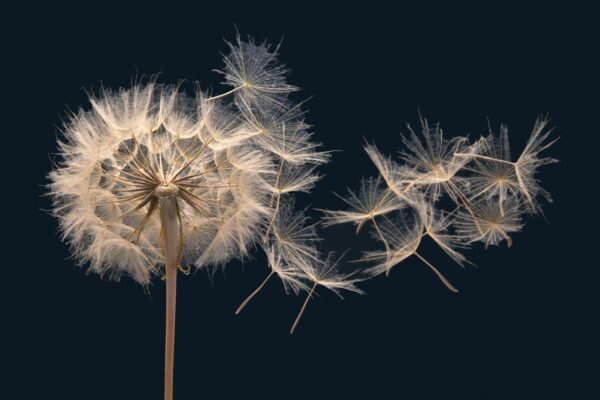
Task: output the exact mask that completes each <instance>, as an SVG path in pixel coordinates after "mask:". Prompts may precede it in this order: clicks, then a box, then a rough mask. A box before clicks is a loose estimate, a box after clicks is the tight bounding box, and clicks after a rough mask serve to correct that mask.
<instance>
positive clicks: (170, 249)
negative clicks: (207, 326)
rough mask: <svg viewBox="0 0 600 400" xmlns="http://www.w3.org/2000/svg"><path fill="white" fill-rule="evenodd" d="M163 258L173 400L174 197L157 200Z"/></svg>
mask: <svg viewBox="0 0 600 400" xmlns="http://www.w3.org/2000/svg"><path fill="white" fill-rule="evenodd" d="M159 209H160V223H161V228H162V239H163V249H164V256H165V280H166V286H167V287H166V319H165V397H164V398H165V400H172V399H173V365H174V359H175V306H176V302H177V265H178V264H179V250H180V249H179V247H180V244H179V242H180V233H179V227H178V225H179V224H178V207H177V200H176V198H175V197H165V198H161V199H160V200H159Z"/></svg>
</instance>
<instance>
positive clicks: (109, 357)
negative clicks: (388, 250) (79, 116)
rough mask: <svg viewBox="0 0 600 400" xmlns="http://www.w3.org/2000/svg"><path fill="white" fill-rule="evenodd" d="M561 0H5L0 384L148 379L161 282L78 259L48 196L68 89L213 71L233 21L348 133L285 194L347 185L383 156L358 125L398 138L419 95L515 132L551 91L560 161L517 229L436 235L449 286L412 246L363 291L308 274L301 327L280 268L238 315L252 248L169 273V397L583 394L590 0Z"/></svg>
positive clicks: (590, 381)
mask: <svg viewBox="0 0 600 400" xmlns="http://www.w3.org/2000/svg"><path fill="white" fill-rule="evenodd" d="M569 4H571V5H570V6H569V7H565V8H558V7H556V8H555V7H550V6H548V5H547V4H545V5H543V6H539V7H538V6H531V7H524V6H519V7H508V6H506V5H503V6H500V5H497V6H485V7H484V6H476V5H468V6H467V5H464V6H457V5H452V6H443V7H442V6H435V5H427V6H421V7H408V6H402V7H400V6H398V7H395V8H391V7H390V6H383V5H377V4H375V3H374V2H367V3H365V4H363V5H361V6H351V5H348V4H346V5H343V6H340V7H339V8H336V9H329V8H326V7H325V4H324V2H323V4H322V5H321V7H313V6H309V5H308V4H303V3H298V4H296V5H293V6H292V5H286V4H284V3H283V2H281V3H279V4H277V5H271V6H266V5H258V4H255V3H254V2H247V3H246V4H245V5H240V4H234V3H227V4H223V5H222V6H220V7H216V6H208V5H206V4H201V2H198V4H196V5H195V6H191V5H184V4H180V5H178V4H175V3H174V2H167V3H164V4H160V5H151V4H147V3H140V4H134V3H132V2H124V3H122V4H120V5H117V6H110V5H108V4H103V5H100V4H98V5H97V6H90V5H84V3H83V2H82V3H81V4H79V5H71V6H66V5H64V6H57V5H50V4H46V5H35V4H30V5H22V6H21V8H20V9H19V10H16V9H8V10H5V12H4V20H5V22H3V26H2V31H3V34H2V36H3V39H2V40H3V43H4V44H3V47H4V50H3V61H2V65H3V69H5V73H4V74H3V79H4V85H3V86H4V88H5V90H4V93H3V97H4V99H5V100H7V101H6V103H5V106H3V113H2V114H3V122H4V124H3V129H2V136H3V143H5V146H4V147H3V149H2V152H3V165H4V168H5V180H4V184H3V185H5V186H3V189H2V198H3V200H2V201H3V204H6V205H5V206H3V211H4V215H3V227H4V234H3V236H4V239H3V253H4V255H5V258H4V272H3V274H4V276H3V278H2V281H1V282H2V283H3V284H2V287H3V289H2V296H3V297H5V300H3V304H2V308H3V318H2V319H3V322H2V328H1V332H2V336H3V337H5V339H3V340H2V353H3V356H2V359H3V360H4V371H5V373H3V374H2V375H3V377H2V380H5V381H6V383H7V384H9V385H10V386H8V387H7V386H6V385H5V384H3V386H4V387H5V388H9V389H8V390H11V389H10V388H11V387H12V388H13V389H14V392H13V393H14V395H11V396H8V397H5V398H6V399H13V398H14V399H44V398H58V399H115V400H117V399H160V398H162V397H161V396H162V382H163V381H162V379H163V377H162V373H163V323H164V315H163V313H164V300H163V296H164V288H163V285H162V283H161V282H160V281H156V282H155V283H154V285H153V286H152V288H151V291H150V295H147V294H145V293H144V292H143V291H142V288H141V287H140V286H138V285H136V284H135V283H133V282H132V281H131V280H128V279H125V280H123V281H122V282H120V283H114V282H106V281H102V280H101V279H99V278H98V277H97V276H95V275H86V274H85V272H84V270H83V269H81V268H78V267H76V266H74V265H73V264H72V262H71V261H70V260H69V259H68V257H69V253H68V249H67V247H66V246H65V245H64V244H62V243H61V241H60V239H59V238H58V237H57V233H56V228H57V226H56V221H55V220H54V219H53V218H52V217H51V216H49V215H48V214H47V213H45V212H44V211H42V210H43V209H47V208H48V207H49V202H48V199H46V198H44V197H42V194H43V193H44V188H43V185H44V183H45V182H46V181H45V175H46V174H47V172H48V171H49V169H50V168H51V164H50V161H49V153H52V152H54V151H55V150H56V135H57V126H59V125H60V121H61V118H63V117H64V115H65V111H66V110H67V108H71V109H77V108H78V107H79V106H80V105H81V106H83V107H88V106H89V104H88V102H87V98H86V93H85V91H84V89H97V88H98V87H99V86H100V85H101V84H104V85H106V86H108V87H119V86H128V85H129V84H130V83H131V80H132V77H133V76H136V75H137V76H140V75H143V74H146V75H148V74H154V73H157V72H160V77H159V81H160V82H166V83H173V82H176V81H178V80H179V79H185V80H186V81H187V83H185V84H184V87H187V88H188V89H191V88H193V82H196V81H200V83H201V84H202V85H203V86H204V87H209V86H212V87H213V89H214V91H215V92H219V91H223V90H224V87H222V86H219V82H220V76H219V75H217V74H215V73H213V72H211V71H212V69H214V68H219V67H221V65H222V64H221V60H220V55H219V52H221V51H226V45H225V43H224V42H223V38H226V39H229V40H231V39H233V38H234V36H235V29H236V28H235V26H237V29H238V30H239V31H240V32H241V33H242V34H251V35H253V36H254V37H255V38H257V39H268V40H269V41H271V42H274V43H277V42H279V41H280V40H281V39H282V38H283V43H282V46H281V60H282V61H283V62H285V63H286V64H287V65H288V66H289V67H290V68H291V69H292V72H291V74H290V78H289V79H290V82H291V83H293V84H295V85H298V86H300V87H302V88H303V89H304V90H303V91H302V92H301V93H300V97H310V96H313V97H312V99H311V100H310V101H309V102H308V103H307V108H308V109H310V111H309V113H308V115H307V118H308V121H309V122H310V123H312V124H314V130H315V132H316V137H317V138H318V139H319V140H320V141H322V142H323V144H324V147H325V148H326V149H337V150H340V152H337V153H335V155H334V157H333V160H332V163H331V164H330V165H327V166H325V167H323V168H322V172H323V173H325V174H326V176H325V177H324V178H323V179H322V181H320V183H319V184H318V185H317V187H316V188H315V190H314V192H313V193H312V194H311V195H303V196H300V198H299V201H298V202H299V205H300V206H302V205H308V204H311V205H312V206H313V207H316V208H338V207H341V206H342V204H341V203H340V201H339V200H338V199H337V198H335V196H333V194H332V190H333V191H336V192H343V191H344V190H345V188H346V187H353V188H355V187H356V186H357V184H358V181H359V178H360V177H361V176H363V175H364V176H370V175H372V174H374V173H375V169H374V168H373V166H372V165H371V164H370V162H369V160H368V158H367V156H366V154H365V153H364V151H363V150H362V145H363V144H364V140H365V139H368V140H370V141H374V142H375V143H376V144H377V145H378V146H379V147H380V148H382V149H384V150H385V151H386V152H388V153H390V154H393V153H395V152H396V151H397V150H399V149H400V148H401V146H402V145H401V143H400V140H399V133H401V132H405V131H406V129H405V122H410V123H412V124H417V123H418V111H419V110H420V112H421V113H422V114H423V115H424V116H426V117H427V118H428V119H429V120H430V121H431V122H440V123H441V126H442V127H443V129H444V131H445V132H446V133H447V134H448V135H459V134H460V135H462V134H467V133H469V134H471V135H474V136H477V135H480V134H482V133H486V132H487V118H489V120H490V123H491V124H492V126H494V127H498V125H499V124H500V123H507V124H508V127H509V133H510V138H511V141H512V145H513V151H514V153H515V154H518V152H519V151H520V149H522V148H523V146H524V144H525V141H526V139H527V137H528V135H529V133H530V131H531V127H532V125H533V123H534V120H535V118H536V117H537V115H538V114H548V115H549V116H550V117H551V119H552V122H551V124H552V125H553V126H554V127H555V128H556V129H555V133H554V134H555V135H556V136H560V137H561V138H560V140H559V141H558V142H557V143H556V144H555V145H554V146H553V147H552V148H551V149H550V151H549V154H551V155H552V156H554V157H556V158H559V159H560V160H561V162H560V163H559V164H556V165H552V166H548V167H546V168H544V169H543V170H542V171H541V175H540V177H541V179H542V181H543V186H544V187H545V188H547V189H548V190H549V191H550V192H552V194H553V196H554V198H555V202H554V203H551V204H546V205H545V207H544V210H545V217H546V219H547V222H546V221H545V220H544V219H543V218H537V219H531V220H529V221H528V222H527V224H526V226H525V229H524V231H523V232H522V233H520V234H518V235H516V236H515V237H514V245H513V247H512V248H510V249H507V248H506V247H505V246H501V247H494V248H490V249H489V250H487V251H484V250H483V249H482V248H481V247H479V246H476V248H475V249H473V250H472V251H469V252H468V253H467V255H468V256H469V258H470V259H471V260H472V261H474V262H475V263H476V264H477V265H478V268H477V269H475V268H467V269H466V270H463V269H461V268H460V267H458V266H456V265H454V264H453V263H452V262H451V260H450V259H448V258H445V257H444V255H443V254H440V253H439V251H437V250H436V249H435V248H434V247H433V246H429V247H427V248H426V250H424V251H427V253H428V254H430V258H431V259H432V260H433V262H434V263H435V264H436V265H438V266H439V267H440V269H442V270H443V271H444V273H445V274H446V275H447V276H448V278H449V279H450V280H451V281H452V282H453V283H454V284H455V285H456V286H457V287H458V288H459V289H460V293H459V294H452V293H450V292H449V291H447V290H446V289H445V288H444V287H443V286H442V285H441V284H440V283H439V282H438V281H437V279H436V278H435V277H434V275H433V274H431V273H430V271H429V270H428V269H427V268H425V267H424V266H422V265H420V264H419V262H418V261H416V260H409V261H407V262H405V263H404V264H402V265H400V266H398V267H396V269H395V270H394V271H393V273H392V274H391V276H390V277H389V278H385V277H381V278H376V279H373V280H371V281H368V282H365V283H364V284H362V285H361V287H362V288H363V289H364V290H365V291H366V292H367V294H366V295H363V296H359V295H348V296H345V299H344V300H339V299H338V298H337V297H336V296H335V295H333V294H331V293H326V292H322V291H321V292H320V293H319V294H320V296H319V297H317V298H316V300H315V301H313V302H311V303H310V305H309V308H308V310H307V313H306V314H305V316H304V319H303V321H302V322H301V325H300V326H299V329H298V331H297V332H296V334H295V335H293V336H290V335H289V333H288V332H289V328H290V325H291V323H292V321H293V319H294V317H295V315H296V313H297V311H298V309H299V307H300V306H301V303H302V300H303V298H298V297H295V296H285V295H284V292H283V288H282V286H281V285H280V284H279V283H278V282H275V281H272V282H271V283H270V284H269V285H268V286H267V287H266V288H265V289H264V291H263V292H262V293H261V294H260V295H259V296H258V297H256V299H255V301H254V302H253V303H251V304H250V305H249V306H248V307H247V308H246V309H245V310H244V312H243V313H242V314H240V315H239V316H234V314H233V311H234V310H235V308H236V307H237V306H238V304H239V303H240V302H241V300H243V299H244V297H245V296H246V295H247V294H248V293H249V292H250V291H251V290H253V289H254V288H255V287H256V286H257V285H258V284H259V283H260V281H261V280H262V279H263V278H264V276H265V275H266V273H267V268H266V266H265V260H264V257H263V256H261V255H260V254H258V253H256V259H255V260H254V261H249V262H246V263H245V264H243V265H242V264H241V263H235V262H234V263H231V264H230V265H229V266H228V267H227V269H226V271H225V273H218V274H217V275H216V276H215V277H214V280H213V281H212V282H211V281H210V280H209V279H208V278H207V276H206V275H205V274H202V273H198V274H196V275H195V276H193V277H185V278H180V282H179V284H180V290H179V298H178V309H177V341H176V358H175V360H176V366H175V376H176V377H175V396H176V398H177V399H178V400H184V399H198V398H207V399H208V398H219V399H220V398H276V399H283V398H288V396H289V397H292V398H295V397H302V398H353V397H356V398H361V397H364V398H405V399H542V398H544V399H548V398H561V399H563V398H598V396H600V394H599V393H598V392H599V391H598V388H597V385H596V384H595V383H594V380H597V379H598V376H599V374H598V372H599V371H598V365H597V363H598V361H597V360H598V346H597V338H598V331H597V328H596V323H597V319H598V305H599V301H598V300H599V296H598V289H597V288H598V278H599V276H598V272H597V269H598V261H597V257H593V256H592V255H593V254H594V251H595V249H596V246H597V245H596V244H594V241H596V239H597V233H596V232H595V231H594V230H593V229H592V228H589V227H593V225H594V224H595V223H596V222H597V205H596V204H595V203H596V201H597V200H596V199H597V197H596V196H595V195H594V194H593V193H594V191H595V190H597V179H596V178H593V175H594V168H595V166H596V164H597V156H596V157H594V156H593V155H592V154H593V153H592V152H593V151H597V148H598V147H597V143H598V140H597V136H598V127H597V126H598V123H597V121H598V118H597V114H598V101H597V93H598V91H597V88H598V85H597V84H598V81H597V76H596V74H597V71H598V65H597V63H596V60H595V57H596V55H597V51H598V40H597V39H598V30H597V29H596V27H595V24H597V21H595V20H593V19H592V16H593V13H592V10H591V9H580V8H578V7H577V6H575V5H574V4H572V3H569ZM234 24H235V26H234ZM7 105H8V108H7V107H6V106H7ZM7 122H8V124H6V123H7ZM13 141H14V142H13ZM588 152H589V153H588ZM595 175H597V174H595ZM312 215H313V217H315V218H317V217H318V213H316V212H315V213H313V214H312ZM323 235H324V237H325V239H326V241H325V243H326V246H327V248H329V249H331V250H338V251H343V250H345V249H347V248H351V249H352V250H351V253H350V255H351V256H356V255H358V254H359V253H360V250H362V249H367V248H373V247H374V243H372V242H371V241H370V239H369V238H368V237H367V235H361V236H358V237H356V236H354V232H353V228H352V227H349V226H348V227H339V228H331V229H327V230H324V231H323ZM6 371H8V375H6ZM4 390H5V389H3V391H4Z"/></svg>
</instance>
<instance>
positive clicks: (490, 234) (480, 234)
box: [455, 199, 523, 248]
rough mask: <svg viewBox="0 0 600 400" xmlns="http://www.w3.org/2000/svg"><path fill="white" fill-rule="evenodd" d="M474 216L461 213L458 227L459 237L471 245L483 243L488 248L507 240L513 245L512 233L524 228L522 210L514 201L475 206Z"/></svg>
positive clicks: (457, 222)
mask: <svg viewBox="0 0 600 400" xmlns="http://www.w3.org/2000/svg"><path fill="white" fill-rule="evenodd" d="M474 210H475V213H474V215H471V214H468V213H465V212H462V211H461V212H459V214H458V217H457V221H456V223H455V225H456V231H457V235H458V236H459V237H462V238H463V240H465V241H468V242H469V243H473V242H477V241H481V242H483V243H484V244H485V247H486V248H487V247H488V246H489V245H495V246H497V245H499V244H500V242H501V241H503V240H506V242H507V244H508V246H509V247H510V246H511V245H512V239H511V238H510V236H509V234H510V233H517V232H519V231H520V230H521V228H522V227H523V223H522V213H523V212H522V209H521V207H520V205H519V204H517V203H516V201H515V200H514V199H513V200H511V201H510V202H509V203H508V204H507V203H504V205H502V206H501V205H500V203H499V202H495V201H489V200H487V201H485V202H483V203H478V204H477V205H476V206H475V209H474Z"/></svg>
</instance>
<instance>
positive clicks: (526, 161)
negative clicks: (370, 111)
mask: <svg viewBox="0 0 600 400" xmlns="http://www.w3.org/2000/svg"><path fill="white" fill-rule="evenodd" d="M546 124H547V120H546V119H544V118H538V120H537V121H536V123H535V125H534V128H533V132H532V134H531V137H530V139H529V141H528V142H527V145H526V146H525V149H524V150H523V152H522V153H521V156H520V157H519V158H518V159H517V161H514V162H513V161H511V158H510V149H509V145H508V131H507V129H506V127H505V126H502V127H501V129H500V135H499V136H495V135H493V134H490V135H488V136H487V137H482V138H480V139H479V140H476V141H475V142H473V143H469V140H468V138H466V137H455V138H452V139H446V138H444V136H443V134H442V130H441V129H440V127H439V125H435V127H433V128H431V127H430V125H429V124H428V123H427V120H425V119H422V120H421V128H422V129H421V130H422V135H421V136H422V138H419V136H417V134H416V133H415V132H414V131H413V130H412V129H411V128H410V127H409V131H410V135H409V136H404V137H403V143H404V145H405V146H406V149H405V150H403V151H401V152H400V161H401V162H397V161H395V160H393V159H391V158H390V157H387V156H385V155H383V154H382V153H381V152H380V151H379V150H378V149H377V148H376V147H375V146H373V145H366V146H365V150H366V152H367V154H368V156H369V158H370V159H371V161H373V163H374V164H375V167H376V168H377V170H378V172H379V176H378V177H377V178H370V179H368V180H363V181H362V182H361V187H360V191H359V194H358V195H357V194H355V193H354V192H353V191H349V194H350V196H349V197H348V198H343V199H342V200H343V201H344V202H345V203H346V204H347V205H349V206H350V209H349V210H341V211H339V210H333V211H332V210H323V212H324V214H325V215H324V217H323V223H324V225H334V224H341V223H349V222H350V223H354V224H356V225H357V233H358V232H359V231H360V229H361V228H362V227H363V226H364V225H365V224H368V223H369V224H370V226H371V234H372V236H373V237H374V238H375V239H376V240H377V241H380V242H381V243H383V245H384V249H382V250H375V251H367V252H365V253H364V255H363V257H362V259H361V260H362V261H366V262H374V265H372V266H370V267H368V268H366V270H365V274H366V276H375V275H379V274H382V273H386V275H387V274H389V272H390V270H391V268H392V267H394V266H395V265H397V264H399V263H401V262H402V261H404V260H406V259H408V258H410V257H412V256H415V257H416V258H419V259H420V260H421V261H422V262H423V263H424V264H425V265H427V266H428V267H429V268H430V269H431V270H432V271H433V272H434V273H435V274H436V275H437V277H438V278H439V279H440V280H441V281H442V283H444V285H445V286H446V287H447V288H448V289H450V290H451V291H453V292H457V291H458V290H457V289H456V288H455V287H454V286H453V285H452V284H451V283H450V282H449V281H448V280H447V279H446V278H445V277H444V275H443V274H442V273H441V272H440V271H439V270H438V269H437V268H436V267H434V266H433V265H432V264H431V263H430V262H429V261H428V260H427V259H425V257H423V255H422V254H420V253H419V252H418V249H419V246H420V244H421V242H422V240H423V238H424V237H429V238H430V239H431V240H432V241H433V242H434V243H435V244H436V245H437V246H438V247H439V248H440V249H441V250H443V251H444V252H445V253H446V254H447V255H448V256H450V257H451V258H452V259H453V260H454V261H455V262H456V263H458V264H460V265H464V264H465V263H466V262H468V261H467V260H466V258H465V256H464V255H463V254H462V253H461V252H460V250H461V249H464V248H466V247H468V245H469V244H471V243H473V242H477V241H481V242H483V243H484V244H485V247H486V248H487V246H489V245H498V244H499V243H500V242H501V241H506V242H507V244H508V246H510V245H511V244H512V239H511V238H510V236H509V235H510V234H512V233H516V232H519V231H520V229H521V227H522V215H523V213H524V212H530V213H535V212H538V211H539V210H540V206H539V203H538V198H539V197H545V198H546V199H548V200H551V198H550V196H549V194H548V193H547V192H546V191H545V190H544V189H542V188H541V187H540V185H539V181H538V179H537V177H536V176H537V172H538V168H539V167H541V166H542V165H546V164H549V163H552V162H555V161H556V160H555V159H553V158H548V157H542V156H540V153H541V152H542V151H543V150H545V149H547V148H548V147H549V146H550V145H551V144H552V143H553V142H554V141H548V137H549V135H550V132H551V131H550V130H545V129H544V128H545V126H546ZM380 182H383V183H384V187H380ZM390 196H392V198H390ZM444 199H449V200H450V201H447V200H444ZM452 203H454V204H453V207H452V208H451V209H450V210H444V207H445V206H448V205H451V204H452Z"/></svg>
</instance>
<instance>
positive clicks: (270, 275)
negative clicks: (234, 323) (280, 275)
mask: <svg viewBox="0 0 600 400" xmlns="http://www.w3.org/2000/svg"><path fill="white" fill-rule="evenodd" d="M274 273H275V271H271V273H270V274H269V275H268V276H267V278H266V279H265V280H264V281H263V282H262V283H261V284H260V286H259V287H257V288H256V289H255V290H254V291H253V292H252V293H250V295H249V296H248V297H246V300H244V302H243V303H242V304H240V306H239V307H238V309H237V310H236V311H235V315H237V314H239V313H240V311H242V310H243V309H244V307H246V305H247V304H248V303H249V302H250V300H252V299H253V298H254V296H256V295H257V294H258V292H260V291H261V289H262V288H263V287H264V286H265V285H266V283H267V282H268V281H269V279H270V278H271V277H272V276H273V274H274Z"/></svg>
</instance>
